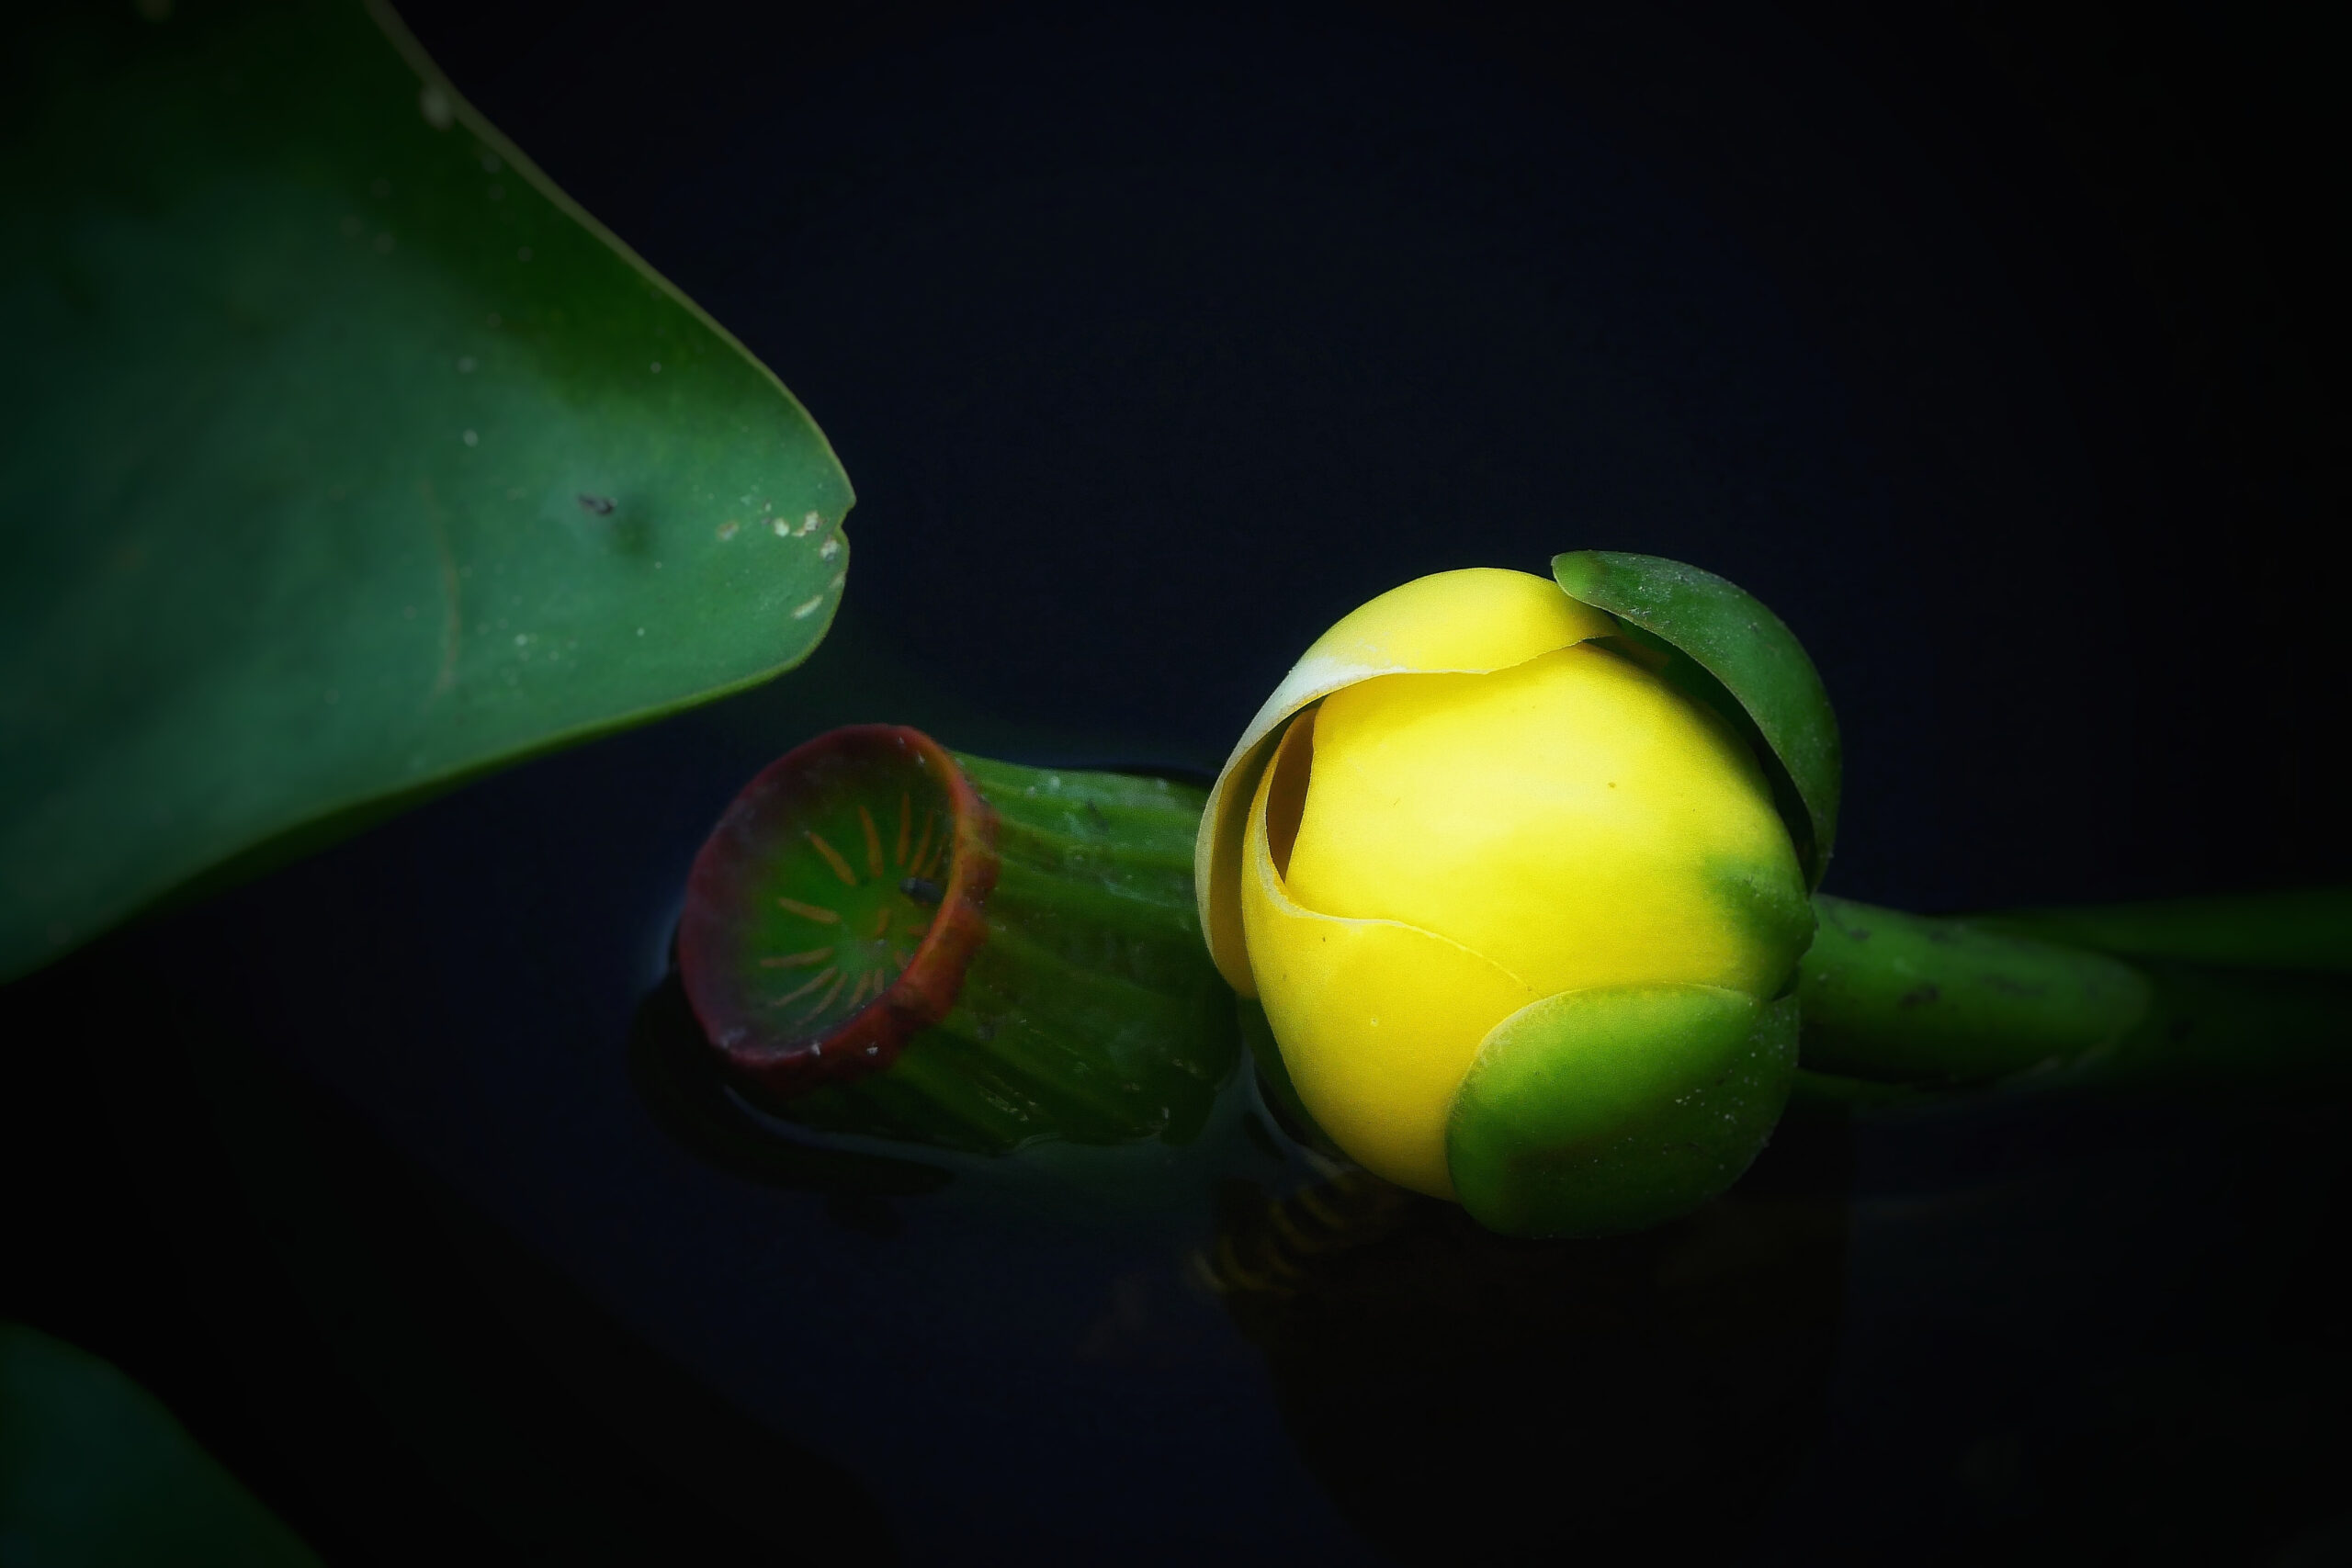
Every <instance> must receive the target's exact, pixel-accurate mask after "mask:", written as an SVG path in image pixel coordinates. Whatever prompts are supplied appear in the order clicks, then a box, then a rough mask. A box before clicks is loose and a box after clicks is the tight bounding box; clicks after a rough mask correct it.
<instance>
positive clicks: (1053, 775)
mask: <svg viewBox="0 0 2352 1568" xmlns="http://www.w3.org/2000/svg"><path fill="white" fill-rule="evenodd" d="M955 760H956V766H958V767H959V768H961V769H962V770H963V771H964V774H965V776H966V777H967V778H968V779H969V780H970V781H971V783H972V785H973V787H974V788H975V789H977V790H978V792H979V794H980V796H981V798H982V799H984V800H985V801H986V802H987V803H988V805H989V809H990V810H991V811H992V812H993V813H994V814H995V817H996V833H995V845H996V855H997V858H998V866H997V873H996V878H995V884H994V886H993V888H992V890H991V891H990V893H989V897H988V899H987V902H986V907H985V910H984V919H985V923H986V926H987V936H986V938H985V940H984V941H982V942H980V943H979V945H978V948H977V949H976V950H975V951H974V952H973V953H972V956H971V960H970V964H969V965H968V967H967V969H966V971H965V973H964V976H963V978H962V983H961V987H960V988H959V990H958V992H957V994H956V1002H955V1005H954V1007H953V1008H952V1009H951V1010H949V1011H948V1013H947V1016H946V1017H944V1019H942V1020H941V1021H939V1022H938V1023H937V1024H936V1025H935V1026H933V1027H932V1028H929V1029H926V1030H924V1031H922V1032H921V1033H919V1034H917V1035H916V1036H915V1037H914V1038H913V1039H912V1040H911V1041H910V1042H909V1043H907V1045H906V1047H905V1049H904V1051H903V1052H902V1053H901V1055H899V1060H898V1062H897V1063H896V1065H894V1066H891V1067H890V1068H889V1069H888V1071H886V1072H883V1073H880V1074H877V1075H876V1076H874V1077H868V1078H864V1079H861V1080H859V1081H857V1082H855V1083H852V1084H847V1085H842V1086H834V1087H828V1088H825V1089H820V1090H817V1091H816V1092H814V1093H811V1094H809V1095H806V1096H803V1097H801V1098H800V1099H798V1100H794V1101H792V1102H791V1103H790V1104H789V1105H786V1106H785V1107H782V1108H781V1113H782V1114H785V1115H786V1116H788V1117H790V1118H791V1119H793V1120H796V1121H798V1122H803V1123H805V1124H808V1125H810V1126H814V1127H819V1128H822V1129H825V1130H829V1131H835V1132H856V1133H865V1134H877V1135H880V1136H885V1137H895V1138H901V1139H906V1140H910V1141H913V1142H917V1143H929V1144H933V1145H942V1146H946V1147H953V1148H962V1149H968V1150H972V1151H975V1152H982V1153H1001V1152H1003V1151H1005V1150H1009V1149H1012V1148H1016V1147H1018V1146H1020V1145H1023V1144H1025V1143H1029V1142H1031V1141H1033V1140H1035V1139H1038V1138H1045V1137H1059V1138H1065V1139H1069V1140H1071V1141H1073V1142H1078V1143H1093V1144H1110V1143H1124V1142H1128V1141H1131V1140H1136V1139H1141V1138H1150V1137H1159V1138H1161V1139H1163V1140H1166V1141H1169V1142H1182V1140H1183V1139H1185V1138H1187V1137H1189V1136H1191V1134H1193V1131H1195V1130H1196V1129H1198V1128H1199V1127H1200V1125H1201V1124H1202V1123H1203V1122H1204V1120H1205V1119H1206V1117H1207V1115H1208V1111H1209V1108H1210V1105H1211V1102H1212V1101H1213V1100H1215V1098H1216V1090H1217V1088H1218V1086H1219V1085H1221V1084H1222V1083H1223V1082H1224V1081H1225V1080H1226V1078H1227V1075H1228V1074H1229V1072H1230V1070H1231V1068H1232V1065H1233V1063H1234V1060H1235V1059H1236V1057H1237V1055H1238V1051H1239V1040H1238V1032H1237V1029H1238V1026H1237V1024H1236V1021H1235V1019H1234V1013H1233V1004H1232V997H1231V993H1229V992H1228V991H1227V990H1226V988H1225V985H1224V982H1223V981H1222V980H1220V979H1219V978H1218V977H1217V976H1216V970H1215V969H1214V968H1213V967H1212V966H1211V965H1210V964H1209V959H1208V953H1207V949H1206V948H1205V947H1204V945H1203V943H1202V942H1201V936H1200V922H1199V918H1198V916H1197V914H1196V913H1195V910H1194V905H1193V833H1194V830H1195V829H1197V827H1198V826H1199V823H1200V817H1201V803H1202V796H1201V793H1200V792H1199V791H1198V790H1195V789H1191V788H1188V787H1186V786H1184V785H1182V784H1169V783H1167V782H1165V781H1163V780H1159V779H1152V778H1136V777H1132V776H1128V775H1125V774H1119V773H1080V772H1069V771H1062V770H1054V769H1045V768H1026V767H1020V766H1016V765H1015V764H1012V763H1009V762H999V761H989V760H988V759H986V758H980V757H967V756H962V755H957V756H956V759H955Z"/></svg>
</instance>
